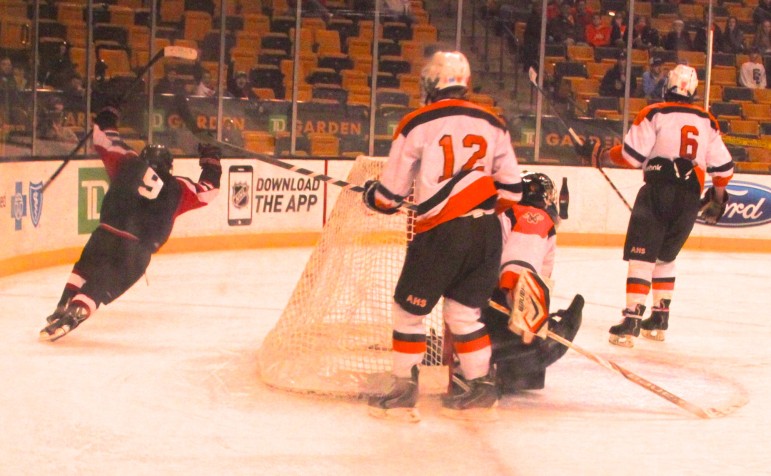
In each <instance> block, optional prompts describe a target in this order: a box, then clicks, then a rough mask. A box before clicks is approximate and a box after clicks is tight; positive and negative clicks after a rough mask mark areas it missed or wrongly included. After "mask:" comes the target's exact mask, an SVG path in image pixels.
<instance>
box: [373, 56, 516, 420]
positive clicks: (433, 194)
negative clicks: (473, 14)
mask: <svg viewBox="0 0 771 476" xmlns="http://www.w3.org/2000/svg"><path fill="white" fill-rule="evenodd" d="M469 80H470V67H469V63H468V60H467V59H466V57H465V56H464V55H463V54H462V53H459V52H444V51H440V52H436V53H435V54H434V55H433V56H432V57H431V59H430V60H429V61H428V64H427V65H426V67H425V68H424V69H423V71H422V72H421V83H422V88H423V92H424V94H425V98H426V105H425V106H423V107H421V108H419V109H417V110H416V111H414V112H412V113H410V114H408V115H407V116H405V118H404V119H402V121H401V122H400V123H399V126H398V127H397V129H396V132H395V133H394V140H393V144H392V145H391V150H390V153H389V157H388V161H387V162H386V165H385V167H384V169H383V172H382V174H381V176H380V178H379V180H378V181H370V182H368V183H367V184H366V185H365V188H366V191H365V192H364V195H363V198H364V202H365V204H366V205H367V206H368V207H369V208H371V209H372V210H375V211H378V212H381V213H395V212H396V211H397V209H398V208H399V206H400V205H401V203H402V201H403V200H404V198H405V197H406V196H407V195H408V194H409V193H410V190H411V189H412V187H413V183H414V196H415V201H416V203H417V208H418V211H417V213H416V218H415V233H416V236H415V238H414V239H413V240H412V241H411V242H410V244H409V247H408V249H407V256H406V259H405V262H404V266H403V268H402V272H401V275H400V277H399V281H398V283H397V285H396V291H395V293H394V302H393V306H392V307H393V316H394V329H393V349H394V352H393V354H394V360H393V371H392V373H393V377H394V378H393V382H392V386H391V388H390V389H388V390H386V391H384V392H383V394H381V395H375V396H373V397H372V398H371V399H370V401H369V405H370V413H371V414H372V415H374V416H393V417H401V416H403V415H406V416H408V418H409V417H411V418H413V419H416V418H417V412H416V410H415V404H416V401H417V398H418V365H419V364H420V363H421V361H422V360H423V356H424V354H425V352H426V347H427V344H426V329H425V325H424V318H425V315H426V314H428V313H430V312H431V310H432V309H433V308H434V306H435V305H436V304H437V302H438V301H439V299H440V298H442V297H444V305H443V308H442V309H443V318H444V321H445V323H446V324H447V326H448V327H449V329H450V332H451V333H452V335H453V341H454V347H455V351H456V353H457V354H458V357H459V361H460V370H461V374H462V375H461V376H460V378H462V379H463V386H462V388H463V389H464V390H463V391H462V392H458V393H453V394H448V395H445V396H444V398H443V399H442V406H443V411H444V413H446V414H447V415H449V416H451V417H457V418H475V417H476V416H477V415H476V414H480V415H479V417H480V418H484V417H485V415H484V414H485V413H487V414H488V415H492V414H493V413H494V412H492V411H490V410H491V409H492V408H493V407H494V406H495V404H496V402H497V400H498V398H497V393H496V390H495V387H494V381H493V379H492V377H491V374H490V365H489V364H490V355H491V349H490V339H489V336H488V335H487V331H486V329H485V327H484V325H483V324H482V323H481V322H479V317H480V315H481V308H482V307H484V306H486V304H487V301H488V299H489V297H490V294H491V293H492V291H493V289H494V288H495V283H496V281H497V271H498V266H499V265H500V258H501V238H500V236H501V235H500V233H501V231H500V223H499V222H498V219H497V217H496V216H495V203H496V201H497V199H498V198H499V196H500V197H502V198H506V199H509V200H514V201H516V200H518V199H519V198H520V196H521V183H520V177H519V168H518V165H517V160H516V157H515V155H514V150H513V149H512V146H511V137H510V136H509V132H508V129H507V128H506V125H505V124H504V122H503V121H502V120H501V119H500V118H499V117H498V116H496V115H495V114H494V113H493V112H491V111H489V110H487V109H484V108H482V107H480V106H477V105H475V104H473V103H471V102H469V101H467V100H465V99H464V98H465V95H466V93H467V91H468V87H469Z"/></svg>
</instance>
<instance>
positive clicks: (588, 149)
mask: <svg viewBox="0 0 771 476" xmlns="http://www.w3.org/2000/svg"><path fill="white" fill-rule="evenodd" d="M697 86H698V79H697V77H696V70H695V69H693V68H691V67H690V66H686V65H677V67H676V68H674V69H673V70H672V71H670V72H669V75H668V76H667V83H666V86H665V91H664V99H665V102H663V103H657V104H652V105H650V106H648V107H646V108H644V109H643V110H642V111H640V113H639V114H638V115H637V117H636V118H635V120H634V123H633V124H632V126H631V127H630V128H629V131H628V132H627V135H626V137H625V138H624V143H623V146H621V145H618V146H615V147H613V148H611V149H609V150H603V149H601V148H600V146H599V144H596V143H594V141H587V143H586V144H584V146H583V147H579V148H578V153H579V154H580V155H582V156H584V157H588V158H591V159H592V161H593V162H594V163H598V164H601V163H603V162H604V161H608V160H610V161H612V162H614V163H616V164H619V165H622V166H625V167H635V168H642V169H643V172H644V180H645V184H644V185H643V186H642V188H640V191H639V193H638V194H637V198H636V200H635V203H634V207H633V208H632V215H631V217H630V219H629V226H628V228H627V234H626V242H625V243H624V260H626V261H628V262H629V266H628V272H627V278H626V308H625V309H624V310H623V312H622V316H623V319H622V321H621V323H619V324H618V325H615V326H612V327H611V328H610V337H609V340H610V342H611V343H612V344H616V345H620V346H623V347H632V346H633V345H634V338H635V337H637V336H639V335H640V333H641V332H642V335H643V337H646V338H649V339H652V340H658V341H662V340H664V333H665V331H666V330H667V328H668V325H669V305H670V303H671V302H672V294H673V291H674V287H675V258H677V255H678V253H679V252H680V250H681V249H682V247H683V245H684V244H685V241H686V240H687V239H688V236H689V235H690V233H691V230H692V229H693V226H694V224H695V222H696V218H697V216H699V215H700V216H701V218H702V219H703V220H704V221H705V222H706V223H709V224H714V223H716V222H717V221H718V220H719V219H720V217H721V216H722V215H723V213H724V212H725V208H726V204H727V202H728V194H727V193H726V191H725V187H726V185H728V182H729V181H730V180H731V177H732V176H733V170H734V165H733V160H732V159H731V155H730V154H729V152H728V149H726V146H725V144H724V143H723V140H722V138H721V136H720V127H719V126H718V122H717V121H716V120H715V118H714V117H712V114H710V113H709V112H707V111H706V110H704V108H702V107H700V106H698V105H695V104H692V102H693V97H694V94H695V92H696V87H697ZM707 174H708V175H710V176H711V178H712V187H710V188H709V189H707V191H706V193H704V195H703V198H701V199H700V198H699V197H700V195H701V192H702V190H703V188H704V181H705V176H706V175H707ZM651 289H652V290H653V306H652V313H651V315H650V317H648V318H647V319H644V320H643V315H644V313H645V303H646V300H647V297H648V293H649V292H650V290H651Z"/></svg>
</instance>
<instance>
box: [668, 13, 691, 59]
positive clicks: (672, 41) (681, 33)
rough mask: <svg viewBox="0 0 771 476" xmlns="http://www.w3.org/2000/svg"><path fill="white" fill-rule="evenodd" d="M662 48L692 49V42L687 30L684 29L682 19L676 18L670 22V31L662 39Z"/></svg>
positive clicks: (674, 49)
mask: <svg viewBox="0 0 771 476" xmlns="http://www.w3.org/2000/svg"><path fill="white" fill-rule="evenodd" d="M664 49H666V50H670V51H693V43H691V37H690V36H689V35H688V32H687V31H685V23H683V20H680V19H677V20H675V21H674V22H672V31H670V32H669V33H667V37H666V39H664Z"/></svg>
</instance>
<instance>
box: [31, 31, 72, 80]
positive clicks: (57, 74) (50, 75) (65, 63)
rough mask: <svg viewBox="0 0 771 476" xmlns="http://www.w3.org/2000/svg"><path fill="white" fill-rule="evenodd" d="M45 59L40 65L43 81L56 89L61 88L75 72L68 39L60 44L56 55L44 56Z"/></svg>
mask: <svg viewBox="0 0 771 476" xmlns="http://www.w3.org/2000/svg"><path fill="white" fill-rule="evenodd" d="M43 60H44V61H45V62H44V63H43V64H41V65H40V70H41V71H40V76H38V78H42V83H43V84H45V85H48V86H51V87H54V88H56V89H61V88H62V87H63V86H64V84H65V83H66V82H67V80H68V79H69V78H70V77H71V76H72V74H73V73H74V72H75V65H74V64H72V60H71V59H70V45H69V43H67V42H66V41H64V40H62V42H61V43H60V44H59V46H58V50H57V52H56V54H55V55H52V56H48V57H44V58H43Z"/></svg>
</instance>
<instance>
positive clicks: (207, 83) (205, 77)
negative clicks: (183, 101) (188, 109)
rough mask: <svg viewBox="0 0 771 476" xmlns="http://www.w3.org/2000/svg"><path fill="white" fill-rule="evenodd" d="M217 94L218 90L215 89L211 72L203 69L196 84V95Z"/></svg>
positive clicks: (211, 95) (208, 95) (209, 95)
mask: <svg viewBox="0 0 771 476" xmlns="http://www.w3.org/2000/svg"><path fill="white" fill-rule="evenodd" d="M215 94H217V91H216V90H215V89H214V83H213V82H212V77H211V73H210V72H208V71H206V70H202V71H201V77H200V78H198V84H196V86H195V91H194V95H195V96H206V97H213V96H214V95H215Z"/></svg>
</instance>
